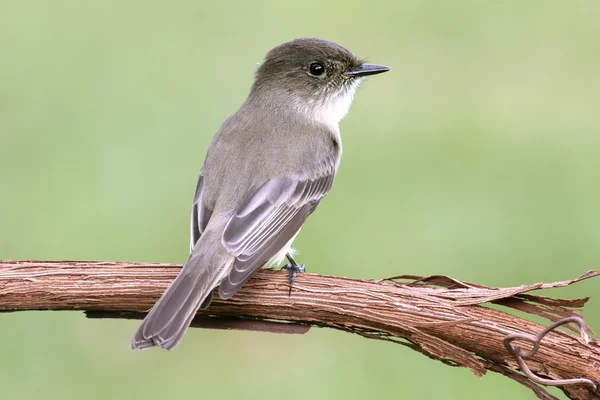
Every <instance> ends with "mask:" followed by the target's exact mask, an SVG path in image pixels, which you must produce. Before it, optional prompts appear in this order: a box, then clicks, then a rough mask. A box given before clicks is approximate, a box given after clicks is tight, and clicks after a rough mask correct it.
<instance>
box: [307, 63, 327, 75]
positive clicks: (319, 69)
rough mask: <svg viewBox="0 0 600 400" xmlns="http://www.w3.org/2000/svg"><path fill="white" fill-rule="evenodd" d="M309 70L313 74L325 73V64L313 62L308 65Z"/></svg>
mask: <svg viewBox="0 0 600 400" xmlns="http://www.w3.org/2000/svg"><path fill="white" fill-rule="evenodd" d="M308 70H309V71H310V74H311V75H314V76H319V75H323V73H324V72H325V66H324V65H323V64H321V63H320V62H313V63H311V64H310V66H309V67H308Z"/></svg>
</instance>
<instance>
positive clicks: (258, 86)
mask: <svg viewBox="0 0 600 400" xmlns="http://www.w3.org/2000/svg"><path fill="white" fill-rule="evenodd" d="M386 71H389V68H388V67H386V66H382V65H375V64H369V63H367V62H365V61H364V60H362V59H359V58H357V57H355V56H354V55H353V54H352V53H351V52H350V51H349V50H347V49H346V48H344V47H342V46H341V45H338V44H336V43H333V42H330V41H327V40H324V39H317V38H300V39H295V40H292V41H289V42H286V43H283V44H281V45H279V46H277V47H275V48H273V49H272V50H270V51H269V52H268V53H267V54H266V56H265V58H264V61H263V62H262V63H261V64H260V65H259V66H258V68H257V70H256V73H255V79H254V83H253V85H252V87H251V89H250V93H249V95H248V97H247V99H246V101H245V102H244V103H243V104H242V105H241V106H240V108H239V109H238V110H237V111H236V112H235V113H234V114H232V115H231V116H230V117H228V118H227V119H226V120H225V122H224V123H223V124H222V125H221V127H220V128H219V129H218V131H217V132H216V134H215V135H214V137H213V139H212V142H211V144H210V146H209V149H208V152H207V154H206V156H205V159H204V163H203V165H202V168H201V172H200V176H199V178H198V182H197V185H196V191H195V194H194V199H193V205H192V215H191V224H190V254H189V257H188V259H187V261H186V262H185V264H184V265H183V267H182V269H181V271H180V272H179V274H178V275H177V277H176V278H175V279H174V281H173V282H172V283H171V284H170V286H169V287H168V288H167V289H166V290H165V292H164V293H163V295H162V296H161V298H160V299H159V300H158V301H157V302H156V304H155V305H154V307H153V308H152V309H151V310H150V311H149V313H148V314H147V315H146V317H145V318H144V320H143V321H142V323H141V325H140V326H139V328H138V329H137V331H136V332H135V334H134V336H133V339H132V341H131V347H132V349H147V348H151V347H154V346H158V347H160V348H163V349H167V350H171V349H173V348H174V347H175V346H177V345H178V344H179V342H180V341H181V340H182V338H183V336H184V334H185V332H186V330H187V328H188V327H189V325H190V324H191V322H192V319H193V318H194V316H195V315H196V312H197V311H198V310H199V309H201V308H202V309H204V308H206V307H208V306H209V304H210V302H211V299H212V296H213V291H215V292H217V290H215V289H216V288H218V295H219V297H220V298H221V299H224V300H226V299H229V298H231V297H232V296H234V295H235V294H236V293H237V292H238V291H239V290H240V288H241V287H242V286H243V285H244V284H245V283H246V282H247V281H248V279H250V278H251V277H252V275H254V273H255V272H256V271H258V270H259V269H260V268H261V267H263V266H264V265H266V264H269V265H270V264H280V263H281V262H282V261H283V260H284V259H286V258H287V259H288V260H289V262H290V264H288V265H287V266H286V267H285V268H286V269H288V270H289V271H290V290H291V284H292V283H293V278H294V276H295V274H296V272H300V271H303V266H299V265H298V264H297V263H296V262H295V261H294V259H293V249H292V248H291V245H292V242H293V241H294V238H295V237H296V235H297V234H298V232H299V231H300V228H301V227H302V225H303V224H304V222H305V221H306V219H307V217H308V216H309V215H310V214H312V213H313V212H314V211H315V209H316V208H317V206H318V205H319V203H320V202H321V200H322V199H323V197H324V196H325V195H327V193H328V192H329V191H330V189H331V187H332V185H333V182H334V178H335V175H336V172H337V170H338V167H339V165H340V159H341V155H342V138H341V135H340V129H339V122H340V121H341V120H342V118H344V116H345V115H346V114H347V112H348V110H349V108H350V106H351V104H352V101H353V99H354V94H355V92H356V89H357V88H358V86H359V85H360V83H361V82H362V81H363V79H364V78H365V77H366V76H369V75H375V74H380V73H383V72H386Z"/></svg>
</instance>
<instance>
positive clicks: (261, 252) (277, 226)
mask: <svg viewBox="0 0 600 400" xmlns="http://www.w3.org/2000/svg"><path fill="white" fill-rule="evenodd" d="M334 176H335V160H334V158H333V155H332V157H331V159H329V160H327V162H325V163H323V164H322V165H320V166H319V168H316V169H315V171H313V172H312V173H307V174H297V175H295V176H291V177H280V178H273V179H270V180H269V181H267V183H265V184H264V185H263V186H261V187H260V188H259V189H258V190H256V191H255V192H254V194H253V195H251V196H249V198H248V199H247V200H246V201H245V202H244V204H242V206H240V207H239V208H238V209H237V210H236V211H235V212H234V214H233V216H232V217H231V219H230V220H229V222H228V223H227V226H226V227H225V231H224V232H223V245H224V246H225V248H226V249H227V251H228V252H229V253H230V254H232V255H234V256H235V257H236V261H235V262H234V264H233V267H232V270H231V272H230V273H229V276H228V277H227V278H225V279H224V280H223V281H222V282H221V284H220V286H219V296H220V297H221V298H222V299H228V298H230V297H231V296H233V295H234V294H235V293H236V292H237V291H238V290H239V289H240V288H241V287H242V285H243V284H244V283H246V281H247V280H248V279H250V277H251V276H252V275H253V274H254V273H255V272H256V271H257V270H258V269H260V268H261V267H262V266H263V265H264V264H265V263H266V262H267V261H269V260H270V259H271V258H272V257H273V256H275V255H276V254H277V253H278V252H279V251H280V250H281V249H282V248H283V247H284V246H285V245H286V244H287V243H288V242H289V241H290V240H291V239H292V238H293V237H294V235H295V234H296V233H297V232H298V230H300V227H301V226H302V224H303V223H304V221H305V220H306V218H307V217H308V216H309V215H310V214H311V213H312V212H313V211H314V210H315V209H316V207H317V205H318V204H319V202H320V201H321V199H322V198H323V196H325V195H326V194H327V192H329V190H330V189H331V185H332V184H333V178H334Z"/></svg>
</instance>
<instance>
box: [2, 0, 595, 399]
mask: <svg viewBox="0 0 600 400" xmlns="http://www.w3.org/2000/svg"><path fill="white" fill-rule="evenodd" d="M598 13H600V3H598V2H592V1H571V2H569V3H565V2H559V1H529V2H523V1H522V0H519V1H505V2H501V3H500V2H482V1H474V0H473V1H468V0H461V1H452V2H441V1H424V0H418V1H395V2H393V3H392V2H387V3H383V2H382V3H380V4H377V3H375V2H366V1H359V0H356V1H354V0H344V1H341V0H339V1H329V2H324V1H314V0H305V1H302V2H293V3H292V2H288V3H283V2H277V1H263V2H260V1H252V2H251V1H247V2H241V1H240V2H206V3H202V2H199V1H171V2H164V3H159V2H147V1H131V0H126V1H107V0H105V1H102V2H100V1H94V2H92V1H87V2H84V1H75V0H72V1H58V0H57V1H44V0H28V1H20V2H18V1H3V2H1V3H0V190H1V196H0V224H1V226H2V229H1V230H0V259H82V260H110V261H148V262H158V261H162V262H183V261H184V260H185V259H186V255H187V251H188V218H189V216H188V214H189V210H190V202H191V198H192V195H193V190H194V188H195V183H196V177H197V173H198V171H199V169H200V166H201V163H202V160H203V157H204V154H205V152H206V149H207V146H208V144H209V141H210V139H211V137H212V135H213V133H214V132H215V130H216V129H217V128H218V127H219V124H220V123H221V122H222V121H223V120H224V119H225V118H226V117H227V116H228V115H229V114H230V113H232V112H233V111H235V109H236V108H237V107H238V106H239V105H240V104H241V103H242V102H243V100H244V99H245V96H246V95H247V93H248V90H249V87H250V85H251V82H252V76H253V72H254V70H255V68H256V66H257V63H259V62H260V61H261V59H262V57H263V55H264V54H265V53H266V52H267V51H268V50H269V49H270V48H271V47H273V46H275V45H277V44H279V43H282V42H284V41H288V40H291V39H293V38H296V37H303V36H316V37H322V38H327V39H329V40H332V41H336V42H338V43H340V44H342V45H344V46H346V47H348V48H349V49H351V50H352V51H353V52H355V54H357V55H359V56H361V57H367V58H368V59H369V60H370V61H372V62H376V63H381V64H385V65H389V66H391V67H392V72H390V73H388V74H385V75H381V76H377V77H376V78H372V79H368V81H367V82H365V83H364V84H363V86H362V87H361V89H360V90H359V92H358V94H357V99H356V101H355V104H354V106H353V108H352V110H351V111H350V113H349V115H348V117H347V118H346V119H345V120H344V121H343V122H342V124H341V130H342V135H343V137H344V140H345V141H344V158H343V162H342V165H341V168H340V172H339V175H338V178H337V181H336V185H335V187H334V190H333V191H332V193H331V194H330V195H329V196H328V197H327V199H326V200H325V201H324V202H323V203H322V204H321V207H320V208H319V210H318V211H317V212H316V213H315V214H314V215H313V216H312V217H311V218H310V219H309V222H308V223H307V225H306V226H305V228H304V229H303V231H302V234H301V235H300V236H299V238H298V240H297V241H296V247H297V248H299V249H300V250H301V254H300V256H299V261H301V262H303V263H306V264H307V266H308V269H309V270H310V271H312V272H319V273H324V274H336V275H343V276H349V277H355V278H381V277H386V276H391V275H397V274H422V275H427V274H446V275H451V276H453V277H456V278H458V279H463V280H469V281H475V282H479V283H482V284H487V285H494V286H500V285H520V284H524V283H532V282H537V281H547V282H548V281H553V280H561V279H568V278H574V277H576V276H578V275H580V274H581V273H583V272H584V271H586V270H588V269H593V268H598V267H599V262H598V260H599V259H600V246H599V245H598V238H600V223H599V222H600V209H599V207H598V204H599V202H600V189H599V188H598V184H599V183H600V158H599V157H598V154H599V152H600V136H599V134H600V116H599V115H598V114H597V112H598V108H599V106H600V72H599V71H600V44H599V43H600V42H599V40H598V38H599V37H600V25H599V24H598V22H597V21H598V20H597V15H598ZM598 286H599V282H598V281H589V282H583V283H580V284H578V285H576V287H574V288H568V289H564V290H556V291H554V292H552V293H551V294H552V295H556V296H586V295H593V294H596V292H597V288H598ZM599 310H600V296H597V297H595V298H592V300H591V301H590V303H589V304H588V308H587V312H586V314H585V316H586V318H587V320H588V322H589V323H590V325H591V326H592V328H596V330H599V329H600V311H599ZM0 321H1V322H0V327H1V331H2V340H0V357H1V361H0V388H2V389H1V390H2V397H3V398H15V399H28V398H38V397H43V398H45V399H48V400H50V399H80V398H85V399H106V398H112V399H132V398H146V399H167V398H199V399H203V398H209V397H210V398H212V397H219V398H225V399H227V398H235V397H237V398H244V399H245V398H248V399H253V398H260V399H265V398H266V399H269V398H286V399H288V398H289V399H306V398H347V399H362V398H366V397H367V396H369V397H371V396H372V397H373V398H394V399H395V398H439V397H444V398H460V399H478V398H486V399H505V398H514V399H517V398H523V399H527V398H532V395H531V394H530V392H528V391H527V390H526V389H524V388H522V387H520V386H519V385H517V384H516V383H513V382H512V381H508V380H507V379H505V378H502V377H499V376H495V375H493V374H488V375H487V376H485V377H484V378H483V379H477V378H475V377H474V376H473V375H472V374H471V373H470V372H469V371H468V370H466V369H458V368H450V367H448V366H444V365H442V364H441V363H439V362H435V361H432V360H429V359H427V358H426V357H423V356H422V355H419V354H417V353H415V352H412V351H410V350H408V349H406V348H404V347H401V346H397V345H393V344H390V343H384V342H378V341H373V340H366V339H363V338H360V337H358V336H352V335H348V334H343V333H340V332H337V331H332V330H324V329H313V330H312V331H311V332H309V334H307V335H305V336H286V335H281V336H277V335H271V334H265V333H240V332H221V331H206V330H192V331H190V332H189V333H188V334H187V336H186V338H185V340H184V341H183V343H182V344H181V346H180V347H178V348H177V350H176V351H174V352H171V353H167V352H162V351H148V352H132V351H130V350H129V340H130V337H131V335H132V333H133V331H134V330H135V328H136V327H137V322H130V321H88V320H86V319H85V318H84V317H83V315H82V313H75V312H29V313H15V314H12V315H11V314H7V315H0ZM555 393H556V392H555Z"/></svg>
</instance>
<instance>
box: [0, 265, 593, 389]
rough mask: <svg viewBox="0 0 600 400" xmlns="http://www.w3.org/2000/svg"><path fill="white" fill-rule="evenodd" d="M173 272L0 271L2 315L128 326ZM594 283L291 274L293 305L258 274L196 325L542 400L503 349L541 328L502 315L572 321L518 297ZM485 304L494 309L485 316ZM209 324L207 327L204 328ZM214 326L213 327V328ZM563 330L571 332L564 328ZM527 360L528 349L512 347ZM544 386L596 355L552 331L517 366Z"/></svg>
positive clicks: (265, 273) (165, 268) (563, 303)
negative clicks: (354, 351) (342, 340)
mask: <svg viewBox="0 0 600 400" xmlns="http://www.w3.org/2000/svg"><path fill="white" fill-rule="evenodd" d="M180 267H181V266H180V265H174V264H137V263H113V262H76V261H57V262H48V261H0V311H25V310H85V311H88V312H89V316H90V317H96V318H98V317H101V318H102V317H111V318H115V317H116V318H136V317H139V316H141V315H143V314H140V313H143V312H146V311H148V310H149V309H150V308H151V307H152V305H153V304H154V303H155V302H156V301H157V300H158V298H159V297H160V295H161V294H162V292H163V291H164V290H165V289H166V287H167V286H168V284H169V283H170V282H171V281H172V280H173V279H174V278H175V276H176V274H177V273H178V271H179V269H180ZM598 275H600V271H590V272H588V273H586V274H584V275H583V276H581V277H579V278H577V279H574V280H570V281H562V282H556V283H550V284H542V283H538V284H533V285H526V286H520V287H515V288H490V287H485V286H481V285H475V284H470V283H466V282H460V281H457V280H454V279H451V278H448V277H444V276H431V277H419V276H399V277H394V278H390V279H385V280H380V281H366V280H356V279H346V278H340V277H333V276H324V275H317V274H309V273H303V274H299V275H298V277H297V279H296V283H295V284H294V288H293V291H292V295H291V297H288V282H287V279H288V275H287V273H284V272H279V271H273V270H261V271H259V272H258V273H257V274H256V275H255V276H254V277H253V278H252V279H251V280H250V281H249V282H248V283H247V284H246V285H245V286H244V287H243V289H242V290H241V291H240V292H239V293H238V294H236V295H235V296H234V297H233V298H232V299H231V300H228V301H222V300H220V299H218V296H215V297H214V299H215V300H213V303H212V305H211V306H210V307H209V309H208V310H204V311H202V312H200V313H199V315H201V316H204V317H200V318H196V321H195V325H197V326H204V327H210V328H225V329H252V330H266V331H272V332H278V333H304V332H306V331H307V330H308V329H309V327H311V326H318V327H329V328H335V329H339V330H343V331H347V332H352V333H356V334H359V335H362V336H364V337H368V338H374V339H381V340H387V341H392V342H395V343H399V344H402V345H405V346H407V347H410V348H411V349H413V350H415V351H418V352H421V353H423V354H425V355H427V356H428V357H431V358H433V359H436V360H439V361H441V362H443V363H445V364H448V365H452V366H462V367H468V368H470V369H471V371H473V373H474V374H476V375H477V376H482V375H483V374H485V372H486V371H488V370H490V371H494V372H498V373H501V374H503V375H505V376H507V377H509V378H511V379H513V380H515V381H517V382H519V383H521V384H523V385H525V386H527V387H529V388H530V389H532V390H533V391H534V393H535V394H536V395H537V396H538V397H539V398H542V399H553V398H554V397H553V396H552V395H550V394H549V393H548V392H546V391H545V390H544V388H543V387H542V386H539V385H537V384H535V383H534V382H533V381H532V380H531V379H530V378H528V377H527V376H525V375H523V374H521V373H520V368H519V366H518V363H517V360H515V358H514V356H513V355H511V353H509V352H508V351H507V349H506V348H505V346H504V343H503V340H504V339H505V337H506V336H507V335H509V334H519V333H522V334H528V335H537V334H539V333H540V332H542V331H543V330H544V329H545V326H543V325H540V324H537V323H534V322H531V321H529V320H527V319H524V318H520V317H517V316H515V315H512V314H510V313H509V312H507V311H510V309H513V310H519V311H521V312H524V313H527V314H531V315H536V316H541V317H544V318H545V319H547V320H549V321H552V322H554V321H557V320H560V319H562V318H567V317H573V316H579V314H577V311H578V310H579V309H580V308H581V307H583V305H584V304H585V302H586V301H587V298H586V299H573V300H563V299H552V298H548V297H543V296H539V295H531V294H526V292H529V291H532V290H537V289H550V288H553V287H560V286H567V285H570V284H573V283H576V282H579V281H581V280H583V279H588V278H592V277H595V276H598ZM489 303H495V304H497V305H501V306H503V307H504V308H502V310H499V309H498V308H500V307H494V308H491V307H488V305H489ZM206 316H213V318H206ZM214 317H219V318H214ZM569 326H570V325H569ZM518 343H519V345H520V347H521V348H523V349H526V350H530V349H531V348H532V347H533V346H532V343H531V342H528V341H527V340H524V341H521V342H518ZM525 362H526V364H527V366H528V368H529V369H530V370H531V371H532V372H533V373H534V374H537V375H539V376H541V377H543V378H546V379H550V380H557V379H573V378H587V379H589V380H591V381H593V382H595V383H596V384H597V383H598V382H600V346H599V344H598V342H597V341H596V340H594V339H590V340H588V341H587V342H586V341H585V340H583V339H582V338H581V337H580V336H579V335H575V334H572V333H567V332H565V331H561V330H553V331H551V332H550V333H549V334H548V335H546V336H544V337H543V340H542V341H541V343H540V345H539V350H538V351H537V353H535V355H533V356H531V357H530V358H527V359H526V360H525ZM561 389H562V390H563V391H564V393H565V394H566V395H567V396H568V397H569V398H573V399H600V393H599V392H598V391H595V390H594V388H592V387H591V386H590V385H585V384H576V385H568V386H562V387H561Z"/></svg>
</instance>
